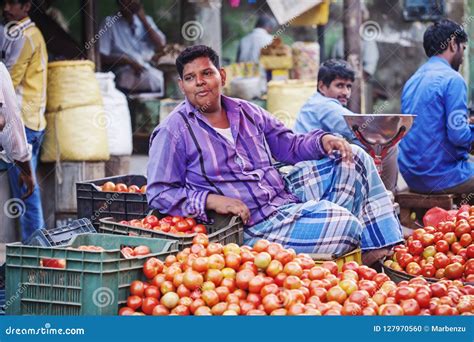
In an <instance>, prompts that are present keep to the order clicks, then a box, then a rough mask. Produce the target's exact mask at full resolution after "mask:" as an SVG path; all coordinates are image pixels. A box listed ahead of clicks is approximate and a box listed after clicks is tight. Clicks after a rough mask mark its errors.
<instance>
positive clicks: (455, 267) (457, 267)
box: [444, 262, 464, 279]
mask: <svg viewBox="0 0 474 342" xmlns="http://www.w3.org/2000/svg"><path fill="white" fill-rule="evenodd" d="M463 272H464V266H463V265H461V264H460V263H459V262H455V263H452V264H450V265H448V266H446V268H445V269H444V276H445V277H446V278H448V279H459V278H461V277H462V274H463Z"/></svg>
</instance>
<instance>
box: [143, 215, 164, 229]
mask: <svg viewBox="0 0 474 342" xmlns="http://www.w3.org/2000/svg"><path fill="white" fill-rule="evenodd" d="M144 220H145V223H148V224H149V225H150V226H151V227H152V228H154V227H156V226H158V225H159V224H160V220H159V219H158V217H156V216H155V215H148V216H147V217H145V218H144Z"/></svg>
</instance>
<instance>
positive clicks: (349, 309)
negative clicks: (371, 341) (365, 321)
mask: <svg viewBox="0 0 474 342" xmlns="http://www.w3.org/2000/svg"><path fill="white" fill-rule="evenodd" d="M341 313H342V315H344V316H360V315H362V308H361V307H360V305H359V304H357V303H353V302H345V303H344V306H343V307H342V310H341Z"/></svg>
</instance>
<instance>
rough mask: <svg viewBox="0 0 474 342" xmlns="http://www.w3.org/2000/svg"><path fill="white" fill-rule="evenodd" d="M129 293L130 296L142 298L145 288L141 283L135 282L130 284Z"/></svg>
mask: <svg viewBox="0 0 474 342" xmlns="http://www.w3.org/2000/svg"><path fill="white" fill-rule="evenodd" d="M130 293H131V294H132V296H139V297H143V296H144V293H145V286H144V284H143V282H142V281H140V280H135V281H133V282H132V283H131V284H130Z"/></svg>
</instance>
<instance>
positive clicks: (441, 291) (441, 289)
mask: <svg viewBox="0 0 474 342" xmlns="http://www.w3.org/2000/svg"><path fill="white" fill-rule="evenodd" d="M430 289H431V292H432V293H433V296H435V297H438V298H439V297H443V296H446V295H447V294H448V289H447V287H446V285H444V284H441V283H434V284H431V285H430Z"/></svg>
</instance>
